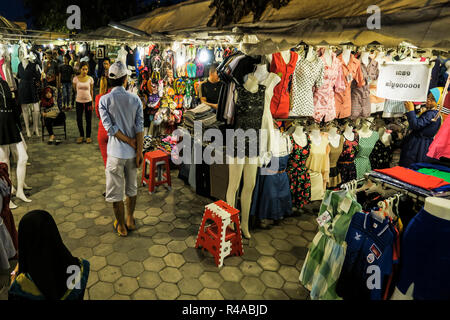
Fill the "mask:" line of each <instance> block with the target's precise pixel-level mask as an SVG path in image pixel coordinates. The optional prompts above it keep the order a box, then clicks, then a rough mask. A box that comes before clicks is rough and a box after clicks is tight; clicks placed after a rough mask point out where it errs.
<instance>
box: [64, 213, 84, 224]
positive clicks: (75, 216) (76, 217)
mask: <svg viewBox="0 0 450 320" xmlns="http://www.w3.org/2000/svg"><path fill="white" fill-rule="evenodd" d="M83 218H84V217H83V215H82V214H81V213H71V214H69V215H67V216H66V218H65V219H66V221H70V222H78V221H80V220H82V219H83Z"/></svg>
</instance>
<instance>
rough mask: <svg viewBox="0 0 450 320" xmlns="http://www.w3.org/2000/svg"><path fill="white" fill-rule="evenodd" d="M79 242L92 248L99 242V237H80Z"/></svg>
mask: <svg viewBox="0 0 450 320" xmlns="http://www.w3.org/2000/svg"><path fill="white" fill-rule="evenodd" d="M80 244H81V245H82V246H85V247H88V248H94V247H95V246H97V245H98V244H100V239H99V238H98V236H85V237H83V238H81V239H80Z"/></svg>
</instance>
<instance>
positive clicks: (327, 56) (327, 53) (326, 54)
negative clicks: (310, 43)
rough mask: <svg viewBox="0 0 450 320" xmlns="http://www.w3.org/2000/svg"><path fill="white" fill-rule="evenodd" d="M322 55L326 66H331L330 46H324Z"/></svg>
mask: <svg viewBox="0 0 450 320" xmlns="http://www.w3.org/2000/svg"><path fill="white" fill-rule="evenodd" d="M323 57H324V59H325V62H326V64H327V66H329V67H330V66H331V64H332V63H333V58H332V57H331V53H330V48H329V47H326V48H325V51H324V52H323Z"/></svg>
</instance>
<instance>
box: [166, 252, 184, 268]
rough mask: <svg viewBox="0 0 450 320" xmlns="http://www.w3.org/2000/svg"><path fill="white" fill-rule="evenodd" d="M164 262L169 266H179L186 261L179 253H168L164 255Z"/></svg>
mask: <svg viewBox="0 0 450 320" xmlns="http://www.w3.org/2000/svg"><path fill="white" fill-rule="evenodd" d="M164 262H165V263H166V265H167V266H169V267H175V268H179V267H181V266H182V265H183V264H184V263H185V262H186V261H185V260H184V258H183V256H182V255H181V254H179V253H169V254H168V255H167V256H165V257H164Z"/></svg>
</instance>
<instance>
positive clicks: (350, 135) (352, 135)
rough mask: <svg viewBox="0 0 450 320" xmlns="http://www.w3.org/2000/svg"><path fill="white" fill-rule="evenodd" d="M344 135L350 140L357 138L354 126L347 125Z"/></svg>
mask: <svg viewBox="0 0 450 320" xmlns="http://www.w3.org/2000/svg"><path fill="white" fill-rule="evenodd" d="M344 137H345V139H347V140H349V141H353V140H355V133H354V132H353V127H352V126H349V125H347V126H346V127H345V131H344Z"/></svg>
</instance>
